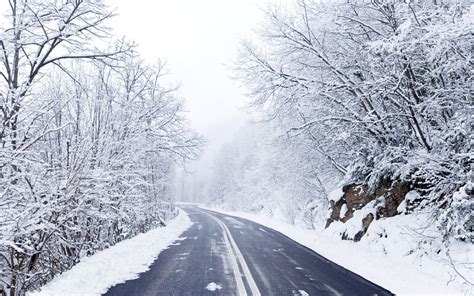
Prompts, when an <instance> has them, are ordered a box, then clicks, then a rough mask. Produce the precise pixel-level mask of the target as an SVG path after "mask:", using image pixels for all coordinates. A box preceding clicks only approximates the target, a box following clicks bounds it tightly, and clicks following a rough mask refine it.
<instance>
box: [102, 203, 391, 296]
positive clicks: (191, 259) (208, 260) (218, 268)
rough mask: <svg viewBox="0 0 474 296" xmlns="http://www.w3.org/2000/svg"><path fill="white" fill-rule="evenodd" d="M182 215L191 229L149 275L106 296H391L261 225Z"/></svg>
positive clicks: (199, 212) (206, 214)
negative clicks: (190, 223)
mask: <svg viewBox="0 0 474 296" xmlns="http://www.w3.org/2000/svg"><path fill="white" fill-rule="evenodd" d="M183 209H184V210H185V211H186V212H187V213H188V215H189V216H190V218H191V220H192V221H193V222H194V224H193V225H192V226H191V227H190V228H189V229H188V230H187V231H185V232H184V233H183V234H182V235H181V237H180V238H179V239H178V240H177V241H175V242H174V243H173V245H172V246H170V247H169V248H168V249H166V250H164V251H162V252H161V253H160V255H159V256H158V258H157V259H156V260H155V262H154V263H153V264H152V265H151V266H150V269H149V270H148V271H147V272H144V273H142V274H140V277H139V278H138V279H135V280H129V281H127V282H125V283H123V284H118V285H116V286H114V287H112V288H111V289H110V290H109V291H107V293H106V294H105V295H109V296H112V295H113V296H116V295H127V296H131V295H137V296H141V295H143V296H146V295H177V296H181V295H282V296H285V295H302V296H305V295H392V294H391V293H390V292H389V291H387V290H385V289H383V288H382V287H380V286H377V285H376V284H374V283H372V282H369V281H367V280H366V279H364V278H362V277H360V276H358V275H357V274H355V273H352V272H350V271H348V270H346V269H344V268H342V267H340V266H339V265H337V264H335V263H333V262H331V261H329V260H327V259H326V258H324V257H322V256H320V255H319V254H317V253H315V252H314V251H312V250H310V249H308V248H306V247H304V246H302V245H300V244H298V243H296V242H295V241H293V240H291V239H289V238H288V237H286V236H284V235H282V234H281V233H279V232H277V231H274V230H272V229H269V228H266V227H264V226H262V225H260V224H257V223H254V222H251V221H248V220H245V219H242V218H237V217H233V216H227V215H224V214H220V213H216V212H212V211H207V210H203V209H200V208H197V207H194V206H185V207H183Z"/></svg>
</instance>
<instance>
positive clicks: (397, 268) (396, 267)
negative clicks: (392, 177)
mask: <svg viewBox="0 0 474 296" xmlns="http://www.w3.org/2000/svg"><path fill="white" fill-rule="evenodd" d="M203 208H205V209H210V210H214V211H217V212H221V213H225V214H228V215H233V216H236V217H241V218H245V219H248V220H251V221H254V222H257V223H260V224H262V225H264V226H267V227H269V228H272V229H275V230H277V231H279V232H280V233H282V234H284V235H286V236H288V237H290V238H291V239H293V240H295V241H297V242H299V243H300V244H302V245H304V246H306V247H308V248H310V249H312V250H314V251H316V252H317V253H319V254H321V255H322V256H324V257H326V258H328V259H330V260H331V261H333V262H336V263H337V264H339V265H341V266H343V267H345V268H347V269H349V270H351V271H353V272H355V273H357V274H359V275H361V276H363V277H364V278H366V279H368V280H370V281H372V282H374V283H376V284H378V285H381V286H382V287H384V288H386V289H388V290H390V291H391V292H393V293H396V294H397V295H414V294H416V295H420V294H429V295H474V294H473V292H472V291H474V287H473V286H472V285H470V284H468V283H466V282H464V281H463V280H462V278H461V277H460V276H459V275H458V274H457V272H459V273H460V274H461V275H462V276H464V277H465V279H466V280H468V281H470V282H471V283H473V282H474V279H473V277H474V275H473V274H472V272H471V271H472V268H473V256H474V253H473V246H472V244H468V243H452V244H451V246H450V254H449V257H448V256H447V255H446V254H445V249H444V248H443V246H442V245H436V241H437V240H436V239H430V231H427V230H426V229H424V232H423V236H424V237H426V239H422V238H420V237H416V229H417V225H420V227H421V225H422V224H421V222H420V221H427V220H426V219H427V218H426V217H416V216H402V215H400V216H396V217H392V218H390V219H385V220H377V221H374V223H372V225H371V226H370V227H369V230H368V232H367V234H366V235H365V236H364V237H363V238H362V240H361V241H360V242H357V243H355V242H353V241H343V240H341V239H340V234H339V233H340V231H342V230H343V229H344V227H345V226H344V224H343V223H340V222H339V223H335V224H334V225H333V226H331V227H329V228H328V229H327V230H307V229H302V228H300V227H296V226H294V225H290V224H287V223H284V222H281V221H279V220H277V219H274V218H271V217H268V216H264V215H255V214H249V213H242V212H227V211H222V210H219V209H214V208H207V207H203ZM425 228H426V227H425ZM432 231H435V229H433V230H432ZM414 235H415V236H414ZM420 235H421V234H420ZM433 235H435V234H433ZM420 242H421V243H420ZM423 244H424V245H423ZM436 252H439V254H436ZM451 260H452V261H453V262H454V263H455V266H456V270H454V269H453V267H452V264H451Z"/></svg>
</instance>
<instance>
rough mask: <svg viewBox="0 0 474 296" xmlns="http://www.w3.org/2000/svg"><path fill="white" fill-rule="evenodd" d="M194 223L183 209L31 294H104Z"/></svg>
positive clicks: (146, 265)
mask: <svg viewBox="0 0 474 296" xmlns="http://www.w3.org/2000/svg"><path fill="white" fill-rule="evenodd" d="M191 225H192V222H191V220H190V219H189V217H188V215H187V214H186V213H185V212H184V211H182V210H180V211H179V214H178V216H177V217H176V218H174V219H173V220H170V221H168V223H167V226H166V227H162V228H156V229H153V230H151V231H148V232H146V233H142V234H139V235H137V236H135V237H133V238H130V239H127V240H124V241H122V242H120V243H118V244H116V245H114V246H112V247H110V248H108V249H106V250H103V251H100V252H98V253H96V254H94V255H92V256H90V257H87V258H84V259H82V260H81V262H79V263H78V264H77V265H75V266H74V267H73V268H72V269H71V270H69V271H66V272H64V273H62V274H61V275H58V276H57V277H55V278H54V279H53V280H52V281H51V282H50V283H48V284H47V285H45V286H44V287H43V288H41V290H40V291H35V292H32V293H28V294H27V295H28V296H68V295H88V296H89V295H91V296H92V295H101V294H103V293H104V292H106V291H107V290H108V289H109V288H110V287H112V286H114V285H116V284H118V283H122V282H125V281H127V280H130V279H134V278H137V277H138V274H139V273H142V272H145V271H147V270H148V268H149V266H150V265H151V263H153V261H154V260H155V259H156V258H157V257H158V255H159V254H160V252H161V251H162V250H164V249H166V248H167V247H168V246H169V245H170V244H171V243H172V242H173V241H175V240H176V239H178V237H179V236H180V235H181V234H182V233H183V232H184V231H185V230H186V229H188V228H189V227H190V226H191Z"/></svg>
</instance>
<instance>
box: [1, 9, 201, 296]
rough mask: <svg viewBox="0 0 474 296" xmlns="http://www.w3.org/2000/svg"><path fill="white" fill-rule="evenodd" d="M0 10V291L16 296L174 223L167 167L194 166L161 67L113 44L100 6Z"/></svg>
mask: <svg viewBox="0 0 474 296" xmlns="http://www.w3.org/2000/svg"><path fill="white" fill-rule="evenodd" d="M4 2H5V1H4ZM9 4H10V6H9V11H8V14H7V15H6V19H5V18H3V16H2V20H1V31H0V48H1V54H0V56H1V58H0V61H1V63H0V99H1V106H0V110H1V117H0V118H1V123H2V125H1V127H0V145H1V146H0V196H1V198H0V286H3V287H5V288H6V289H7V291H8V290H9V291H10V295H20V294H22V293H24V291H26V290H32V289H35V288H38V287H39V286H40V285H42V284H44V283H45V282H47V281H48V280H50V279H51V278H52V277H53V276H54V275H55V274H58V273H61V272H62V271H64V270H67V269H69V268H70V267H71V266H72V265H74V264H75V263H77V262H78V261H79V259H80V257H82V256H84V255H90V254H93V253H94V252H96V251H98V250H102V249H104V248H107V247H108V246H110V245H113V244H115V243H117V242H119V241H121V240H123V239H126V238H129V237H131V236H134V235H135V234H137V233H140V232H145V231H147V230H149V229H151V228H154V227H156V226H160V225H165V223H166V220H168V219H169V218H171V217H173V216H174V215H175V211H174V206H173V204H172V203H171V199H172V196H173V195H172V191H173V187H172V183H173V176H174V167H175V166H176V164H179V163H183V162H184V161H187V160H190V159H194V158H196V157H197V155H198V152H199V147H200V145H201V143H202V139H201V138H200V137H199V136H197V135H196V134H195V133H194V132H193V131H192V130H191V129H190V128H189V126H188V123H187V121H186V119H185V117H184V114H183V104H182V99H181V98H180V97H179V96H177V95H176V94H175V87H173V86H167V85H166V84H162V82H161V81H162V77H163V76H164V75H165V74H166V71H167V69H166V67H165V66H164V64H160V63H158V64H154V65H149V64H146V63H144V62H143V61H142V60H141V58H140V56H139V55H138V53H137V52H136V50H135V46H134V44H132V43H129V42H127V41H125V40H115V39H114V37H113V36H111V34H110V31H109V29H108V28H107V21H108V19H109V18H110V17H112V16H113V14H112V13H111V11H110V10H109V9H108V8H107V7H105V5H104V4H102V3H101V2H100V1H20V0H13V1H9ZM94 40H95V41H94ZM97 40H98V41H97Z"/></svg>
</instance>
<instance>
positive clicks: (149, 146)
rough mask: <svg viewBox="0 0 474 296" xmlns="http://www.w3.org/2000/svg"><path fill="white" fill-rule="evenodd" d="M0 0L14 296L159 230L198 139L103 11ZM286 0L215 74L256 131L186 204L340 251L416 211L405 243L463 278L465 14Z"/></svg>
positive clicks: (2, 235)
mask: <svg viewBox="0 0 474 296" xmlns="http://www.w3.org/2000/svg"><path fill="white" fill-rule="evenodd" d="M3 2H4V3H7V2H8V7H7V11H6V14H5V15H2V16H1V18H0V51H1V52H0V111H1V112H0V121H1V126H0V291H1V292H3V291H5V292H3V293H7V292H8V295H9V296H16V295H24V294H25V293H26V291H33V290H36V289H38V288H40V287H41V286H43V285H44V284H46V283H47V282H49V281H51V279H53V278H54V277H55V276H56V275H58V274H61V273H62V272H64V271H67V270H69V269H70V268H71V267H72V266H74V265H76V264H77V263H78V262H79V261H80V260H81V258H83V257H85V256H90V255H93V254H95V253H97V252H99V251H101V250H104V249H107V248H109V247H110V246H113V245H115V244H117V243H119V242H121V241H123V240H126V239H128V238H131V237H134V236H136V235H137V234H140V233H144V232H147V231H149V230H151V229H154V228H157V227H165V226H166V225H167V221H168V220H170V219H172V218H174V217H175V216H176V215H177V209H176V206H175V203H174V202H175V200H176V198H177V195H178V194H176V191H177V188H176V184H177V180H176V179H177V168H182V167H185V166H186V164H187V163H188V162H190V161H194V160H197V159H198V158H199V156H200V153H201V150H202V149H203V147H205V140H204V139H203V137H201V136H200V135H199V134H198V133H196V132H195V131H194V130H193V129H192V128H191V126H190V124H189V121H188V119H187V117H186V110H185V104H184V99H183V98H182V97H181V96H180V95H179V93H178V88H177V86H176V85H173V84H170V83H169V81H167V80H166V79H165V76H166V75H167V74H168V68H167V66H166V63H164V62H157V63H148V62H146V61H145V59H143V58H142V57H141V56H140V54H139V52H138V50H137V46H136V44H134V43H133V42H130V41H128V40H127V39H123V38H118V37H117V36H115V35H114V34H113V33H112V30H111V28H110V27H109V25H108V23H109V20H110V19H111V18H112V17H113V16H114V13H113V11H112V10H111V9H110V8H109V7H108V6H106V5H105V4H104V3H103V2H102V1H89V0H73V1H69V0H68V1H52V0H41V1H26V0H9V1H3ZM292 3H293V5H292V6H291V9H281V7H279V6H277V5H270V6H269V7H268V8H266V9H265V16H266V19H265V20H264V22H263V23H262V25H261V26H260V27H258V28H257V29H258V30H257V35H258V37H256V38H255V39H250V40H244V41H243V42H242V46H241V48H240V54H239V56H238V57H237V58H236V61H235V63H233V66H231V69H230V74H229V75H230V76H231V77H232V79H235V80H236V81H238V82H239V83H240V85H241V86H242V89H243V91H244V92H245V95H246V98H247V100H246V101H245V102H244V103H245V104H246V106H245V108H246V110H247V111H248V112H249V113H250V114H251V116H252V118H253V119H254V120H253V122H252V123H248V124H246V125H244V126H243V127H242V128H241V130H240V131H239V132H238V133H237V134H236V135H235V136H234V139H233V141H232V142H230V143H228V144H226V145H224V146H223V147H222V148H221V150H220V152H219V153H218V154H217V155H215V157H214V158H215V159H214V167H213V172H212V176H211V177H210V178H209V180H207V183H206V184H205V186H203V187H204V189H203V192H201V193H200V194H202V196H200V199H201V201H203V202H206V203H207V204H208V205H210V206H213V207H217V208H220V209H225V210H229V211H242V212H248V213H256V214H264V215H268V216H272V217H276V218H278V219H280V220H283V221H285V222H287V223H290V224H292V225H297V226H299V227H302V228H305V229H320V230H323V229H328V231H333V232H334V233H335V235H336V236H337V237H338V238H340V239H343V240H350V241H361V240H363V239H364V238H366V236H367V234H369V233H370V232H371V229H375V227H374V226H373V225H375V224H377V222H378V221H385V220H390V219H395V216H396V217H405V218H404V219H405V220H403V221H404V223H407V224H409V223H411V221H413V220H411V219H412V218H410V217H415V216H416V217H417V219H423V221H424V223H425V224H426V225H427V227H426V229H427V231H428V232H427V233H426V234H425V233H418V234H420V236H417V237H416V238H414V239H415V240H417V243H419V244H420V245H421V244H429V245H430V246H429V247H427V248H433V249H430V251H429V252H438V253H439V252H441V250H442V251H443V252H446V254H447V256H448V258H450V260H451V262H450V264H451V265H452V266H453V270H454V271H455V273H456V276H459V277H460V278H462V279H463V280H464V281H465V282H469V280H468V279H467V274H466V273H467V272H472V271H473V268H474V267H472V266H464V267H463V268H460V267H458V268H457V265H456V264H457V263H456V262H455V261H456V260H454V261H453V260H452V259H451V257H449V256H450V255H449V254H450V253H449V251H450V248H451V246H452V245H453V244H464V245H471V244H472V243H473V242H474V233H473V232H474V214H473V213H474V200H473V199H472V195H473V185H472V180H471V179H472V156H473V154H472V151H471V141H472V103H473V102H472V97H473V88H472V83H473V80H472V67H473V61H472V44H473V43H472V42H473V28H474V24H473V22H474V10H473V7H472V5H471V4H470V1H467V0H453V1H436V0H433V1H379V0H372V1H355V0H354V1H352V0H349V1H317V0H295V1H293V2H292ZM164 58H165V57H164ZM420 217H421V218H420ZM394 221H395V220H394ZM397 221H398V222H399V221H400V220H397ZM398 222H397V223H398ZM429 227H430V228H429ZM428 228H429V229H428ZM374 231H375V230H374ZM398 231H399V230H398ZM430 231H431V232H430ZM433 231H434V232H433ZM433 233H434V234H433ZM376 235H380V238H381V237H382V234H380V233H377V234H376ZM385 235H386V234H385ZM378 238H379V236H377V239H378ZM372 239H374V238H372ZM427 241H431V242H430V243H427ZM433 242H436V243H433ZM433 245H436V246H433ZM420 248H421V247H420ZM425 250H426V249H425ZM453 258H454V255H453ZM470 284H471V285H472V283H470ZM2 288H3V289H4V290H3V291H2ZM5 295H7V294H5Z"/></svg>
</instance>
